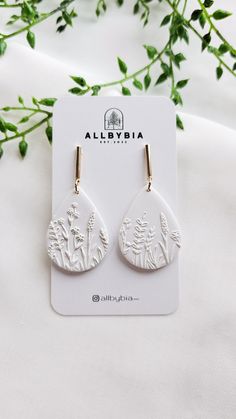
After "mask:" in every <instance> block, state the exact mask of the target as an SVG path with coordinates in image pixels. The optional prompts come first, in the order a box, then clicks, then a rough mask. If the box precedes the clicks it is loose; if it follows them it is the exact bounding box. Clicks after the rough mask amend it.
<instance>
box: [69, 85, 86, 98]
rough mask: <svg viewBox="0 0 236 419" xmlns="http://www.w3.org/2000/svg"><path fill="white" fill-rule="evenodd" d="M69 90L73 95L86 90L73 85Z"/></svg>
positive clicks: (81, 93) (80, 93)
mask: <svg viewBox="0 0 236 419" xmlns="http://www.w3.org/2000/svg"><path fill="white" fill-rule="evenodd" d="M69 92H70V93H72V94H73V95H79V96H81V95H83V94H84V92H85V90H83V89H81V88H80V87H72V88H71V89H69Z"/></svg>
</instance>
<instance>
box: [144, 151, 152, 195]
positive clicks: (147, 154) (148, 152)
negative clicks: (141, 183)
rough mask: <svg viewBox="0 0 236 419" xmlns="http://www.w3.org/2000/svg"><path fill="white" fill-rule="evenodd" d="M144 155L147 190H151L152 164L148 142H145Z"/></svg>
mask: <svg viewBox="0 0 236 419" xmlns="http://www.w3.org/2000/svg"><path fill="white" fill-rule="evenodd" d="M145 155H146V162H147V180H148V186H147V191H148V192H150V191H151V185H152V164H151V156H150V155H151V151H150V144H145Z"/></svg>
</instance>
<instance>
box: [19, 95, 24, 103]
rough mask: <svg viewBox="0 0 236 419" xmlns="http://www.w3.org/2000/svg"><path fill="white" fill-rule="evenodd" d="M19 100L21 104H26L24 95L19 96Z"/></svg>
mask: <svg viewBox="0 0 236 419" xmlns="http://www.w3.org/2000/svg"><path fill="white" fill-rule="evenodd" d="M18 102H19V103H20V104H21V105H24V99H23V97H21V96H18Z"/></svg>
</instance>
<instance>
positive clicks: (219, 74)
mask: <svg viewBox="0 0 236 419" xmlns="http://www.w3.org/2000/svg"><path fill="white" fill-rule="evenodd" d="M222 74H223V68H222V67H220V66H218V67H216V78H217V80H219V79H220V78H221V77H222Z"/></svg>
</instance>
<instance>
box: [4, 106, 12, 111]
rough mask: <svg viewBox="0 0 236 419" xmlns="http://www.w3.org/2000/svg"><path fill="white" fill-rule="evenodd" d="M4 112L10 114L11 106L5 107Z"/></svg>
mask: <svg viewBox="0 0 236 419" xmlns="http://www.w3.org/2000/svg"><path fill="white" fill-rule="evenodd" d="M2 110H3V111H4V112H9V111H10V110H11V108H10V106H5V107H4V108H2Z"/></svg>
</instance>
